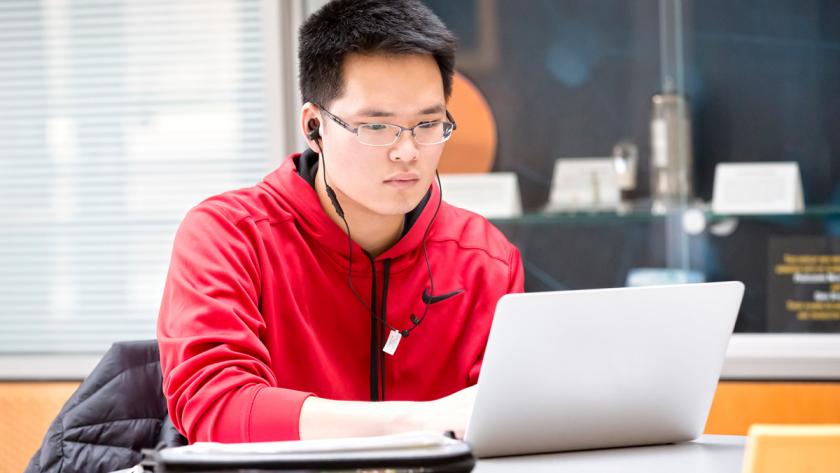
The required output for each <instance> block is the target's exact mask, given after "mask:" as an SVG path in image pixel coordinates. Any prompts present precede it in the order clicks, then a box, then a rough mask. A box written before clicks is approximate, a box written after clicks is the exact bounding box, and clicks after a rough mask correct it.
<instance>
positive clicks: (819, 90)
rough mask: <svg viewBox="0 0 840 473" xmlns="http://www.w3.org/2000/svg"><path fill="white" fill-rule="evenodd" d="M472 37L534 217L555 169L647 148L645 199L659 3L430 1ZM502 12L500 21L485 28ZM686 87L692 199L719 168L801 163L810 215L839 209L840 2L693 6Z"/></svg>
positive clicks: (504, 158)
mask: <svg viewBox="0 0 840 473" xmlns="http://www.w3.org/2000/svg"><path fill="white" fill-rule="evenodd" d="M426 3H427V4H429V5H430V6H431V7H432V8H433V9H434V10H435V11H436V12H437V13H438V14H439V15H440V16H441V17H442V18H443V19H444V21H445V22H446V23H447V24H448V25H450V27H451V28H452V29H453V30H454V32H455V33H456V34H457V35H458V36H459V37H460V38H461V45H462V50H461V51H460V52H459V57H466V55H468V54H472V53H474V52H475V51H477V50H480V49H481V48H486V47H487V46H486V44H485V43H482V42H481V41H480V40H479V39H478V38H479V37H480V31H481V29H482V28H490V30H491V31H495V33H496V38H497V44H498V48H497V51H496V53H497V57H498V61H495V63H492V64H486V63H485V64H479V65H476V64H473V63H469V62H462V63H461V65H460V66H459V69H460V70H461V71H462V72H464V73H465V74H466V75H467V76H469V77H470V78H471V79H472V80H473V81H474V82H475V83H476V84H477V85H478V87H479V88H480V89H481V90H482V92H483V93H484V94H485V96H486V97H487V99H488V101H489V102H490V104H491V107H492V108H493V110H494V113H495V115H496V119H497V122H498V125H499V135H500V136H499V153H498V158H497V165H496V168H497V170H505V171H516V172H517V173H518V174H519V178H520V182H521V184H522V187H523V189H522V192H523V201H524V204H525V206H526V207H527V208H528V209H532V210H533V209H536V208H538V207H539V206H541V205H542V204H543V203H544V202H545V200H546V199H547V196H548V188H549V184H550V178H551V170H552V169H553V168H552V163H553V160H554V159H555V158H558V157H581V156H606V155H608V154H609V153H610V150H611V149H612V146H613V145H614V144H615V143H616V142H617V141H619V140H621V139H625V138H629V139H631V140H632V141H634V142H635V143H637V144H638V146H639V148H640V156H641V158H642V163H641V164H642V166H641V170H640V171H641V175H640V178H639V183H640V188H639V190H638V192H637V193H636V194H635V195H636V196H639V197H641V196H645V195H647V193H648V187H649V186H648V181H649V180H648V177H647V159H648V156H649V155H650V149H649V142H650V138H649V114H650V97H651V95H653V94H654V93H657V92H658V91H660V89H661V84H660V70H659V67H660V60H659V22H660V20H659V7H658V6H659V2H658V1H656V0H640V1H633V2H628V1H626V0H599V1H597V2H593V1H591V0H550V1H519V0H494V1H491V2H486V1H483V0H475V1H457V2H452V1H449V0H426ZM483 8H491V9H492V10H493V11H492V14H491V15H490V16H491V17H492V18H493V20H492V21H491V22H490V23H489V24H488V23H485V22H482V21H481V20H480V18H481V16H482V13H481V10H482V9H483ZM684 13H685V15H684V27H685V31H684V42H685V70H684V74H685V86H686V94H687V96H688V98H689V101H690V105H691V109H692V120H693V123H694V133H693V152H694V158H695V166H694V171H695V179H694V186H695V189H696V190H697V193H698V195H699V196H700V197H702V198H704V199H705V200H708V199H710V198H711V189H712V178H713V174H714V167H715V164H716V163H718V162H732V161H758V160H760V161H789V160H795V161H798V162H799V163H800V166H801V169H802V175H803V181H804V185H805V198H806V202H807V203H809V204H825V203H828V202H831V201H833V202H840V2H838V1H836V0H772V1H765V0H749V1H732V0H686V1H685V2H684Z"/></svg>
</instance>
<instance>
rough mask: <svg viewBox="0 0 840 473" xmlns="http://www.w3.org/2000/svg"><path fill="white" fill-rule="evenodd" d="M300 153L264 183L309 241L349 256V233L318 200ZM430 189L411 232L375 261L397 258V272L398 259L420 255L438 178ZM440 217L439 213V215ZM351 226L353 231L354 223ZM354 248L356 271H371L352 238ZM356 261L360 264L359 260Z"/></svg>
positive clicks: (435, 200)
mask: <svg viewBox="0 0 840 473" xmlns="http://www.w3.org/2000/svg"><path fill="white" fill-rule="evenodd" d="M300 156H301V154H300V153H295V154H292V155H290V156H288V157H287V158H286V159H285V160H284V161H283V163H282V164H281V165H280V166H279V167H278V168H277V169H276V170H274V171H273V172H272V173H270V174H269V175H267V176H266V177H265V179H264V180H263V183H264V184H265V185H267V186H268V188H269V189H270V190H271V192H272V194H274V195H275V196H276V197H277V201H278V203H279V204H280V206H281V207H282V208H283V210H285V211H287V212H289V213H290V214H292V215H293V216H294V219H295V221H296V223H297V224H298V228H300V229H301V232H302V233H304V234H306V235H307V236H308V237H311V239H310V241H312V242H316V243H317V244H319V245H321V246H323V247H325V248H326V249H328V250H329V251H330V252H331V253H333V254H334V256H337V257H339V258H341V259H342V260H346V259H347V253H348V238H347V234H346V233H345V232H344V229H343V228H340V227H339V226H338V225H336V223H335V222H333V221H332V220H331V219H330V217H329V216H328V215H327V213H326V212H325V211H324V209H323V208H322V207H321V202H320V201H319V200H318V196H317V194H316V193H315V189H313V188H312V186H311V185H310V184H309V182H307V181H306V180H305V179H304V178H303V177H301V176H300V174H299V172H298V169H297V165H296V162H297V160H298V159H299V158H300ZM430 191H431V196H430V197H429V199H428V201H427V205H425V206H424V207H423V208H422V210H420V212H419V215H418V216H417V220H416V221H415V222H414V224H413V225H412V226H411V228H410V229H409V230H408V232H406V233H405V234H404V235H403V236H402V238H400V240H398V241H397V242H396V243H395V244H394V245H393V246H392V247H391V248H389V249H387V250H385V251H384V252H383V253H382V254H380V255H379V256H378V257H376V261H382V260H385V259H392V260H394V263H393V264H392V270H393V271H395V272H396V271H398V270H399V269H400V267H401V266H402V264H401V261H398V260H400V259H405V258H402V257H404V256H408V255H410V254H412V255H414V256H417V255H419V254H420V253H422V244H423V234H424V233H425V231H426V227H427V226H428V225H429V222H430V221H431V220H432V216H433V215H434V213H435V209H436V207H437V205H438V199H440V189H439V188H438V186H437V183H436V182H433V183H432V186H431V189H430ZM421 205H423V203H422V202H421ZM439 218H440V215H438V219H439ZM434 228H435V225H434V224H433V225H432V228H431V229H430V230H429V232H430V234H431V233H433V232H434ZM350 230H351V232H352V230H353V229H352V227H351V229H350ZM352 251H353V262H354V264H353V269H354V272H357V270H359V272H368V271H369V266H370V265H369V263H368V256H367V254H366V253H365V251H364V250H363V249H362V248H361V247H360V246H359V245H357V244H356V243H355V242H352ZM408 259H413V258H408ZM356 262H359V263H361V264H357V263H356ZM363 268H368V270H366V271H365V270H363Z"/></svg>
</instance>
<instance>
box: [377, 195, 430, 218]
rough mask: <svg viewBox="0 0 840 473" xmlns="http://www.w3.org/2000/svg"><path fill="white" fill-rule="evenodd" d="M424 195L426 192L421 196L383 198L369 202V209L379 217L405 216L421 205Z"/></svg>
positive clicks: (390, 196)
mask: <svg viewBox="0 0 840 473" xmlns="http://www.w3.org/2000/svg"><path fill="white" fill-rule="evenodd" d="M424 195H426V193H425V192H424V193H422V194H420V195H419V196H405V195H397V196H393V195H389V196H382V198H381V199H377V200H376V201H373V202H369V205H367V208H368V209H370V210H371V211H373V212H375V213H377V214H379V215H405V214H407V213H409V212H411V211H412V210H414V208H415V207H417V205H418V204H420V201H421V200H423V196H424Z"/></svg>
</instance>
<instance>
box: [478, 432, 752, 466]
mask: <svg viewBox="0 0 840 473" xmlns="http://www.w3.org/2000/svg"><path fill="white" fill-rule="evenodd" d="M745 443H746V437H741V436H732V435H704V436H702V437H700V438H699V439H697V440H695V441H693V442H686V443H681V444H676V445H656V446H651V447H632V448H611V449H607V450H590V451H585V452H569V453H550V454H543V455H524V456H518V457H503V458H488V459H486V460H479V461H478V463H477V464H476V467H475V469H474V470H473V471H474V472H476V473H494V472H511V471H522V472H551V473H554V472H557V471H564V472H570V473H577V472H582V473H587V472H599V473H600V472H616V473H666V472H667V473H673V472H685V473H740V471H741V463H742V461H743V456H744V445H745Z"/></svg>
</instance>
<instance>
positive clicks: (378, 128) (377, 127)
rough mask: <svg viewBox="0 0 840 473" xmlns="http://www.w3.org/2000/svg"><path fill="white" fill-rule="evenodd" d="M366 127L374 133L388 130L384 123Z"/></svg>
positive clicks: (371, 124)
mask: <svg viewBox="0 0 840 473" xmlns="http://www.w3.org/2000/svg"><path fill="white" fill-rule="evenodd" d="M365 127H367V128H368V129H369V130H372V131H382V130H385V129H387V128H388V126H387V125H383V124H382V123H370V124H367V125H365Z"/></svg>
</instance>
